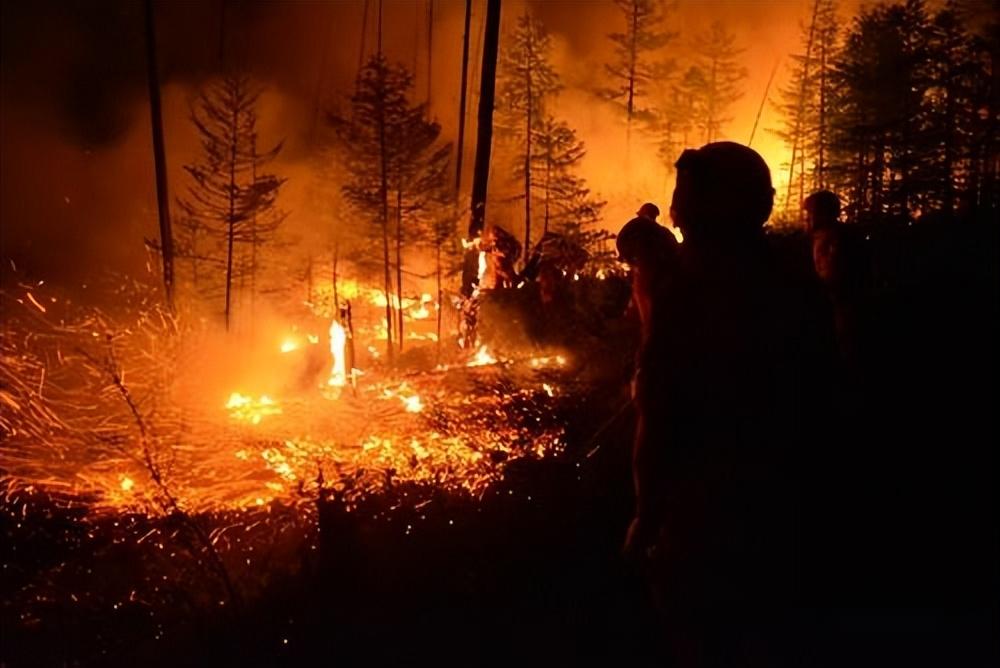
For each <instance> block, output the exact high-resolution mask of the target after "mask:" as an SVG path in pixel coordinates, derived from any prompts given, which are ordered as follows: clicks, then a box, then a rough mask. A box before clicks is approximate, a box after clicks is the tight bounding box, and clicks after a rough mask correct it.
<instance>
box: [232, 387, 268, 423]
mask: <svg viewBox="0 0 1000 668" xmlns="http://www.w3.org/2000/svg"><path fill="white" fill-rule="evenodd" d="M226 408H227V409H228V410H229V417H231V418H233V419H234V420H240V421H243V422H249V423H251V424H260V421H261V420H262V419H264V417H265V416H268V415H280V414H281V407H280V406H278V404H277V402H275V401H274V399H271V398H270V397H269V396H267V395H266V394H262V395H261V396H260V398H258V399H254V398H253V397H252V396H250V395H245V394H241V393H239V392H233V393H232V394H230V395H229V401H227V402H226Z"/></svg>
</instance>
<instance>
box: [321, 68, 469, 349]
mask: <svg viewBox="0 0 1000 668" xmlns="http://www.w3.org/2000/svg"><path fill="white" fill-rule="evenodd" d="M412 86H413V76H412V75H411V74H410V73H409V72H408V71H407V69H406V68H405V67H403V66H402V65H390V64H389V62H388V61H387V60H386V59H385V57H384V56H382V55H381V54H379V55H376V56H373V57H372V58H371V59H370V60H369V61H368V63H367V64H366V65H365V66H364V67H363V68H362V69H361V71H360V72H359V73H358V79H357V86H356V90H355V93H354V95H353V96H352V97H351V106H350V113H349V114H347V115H338V114H331V116H330V122H331V124H332V125H333V127H334V129H335V131H336V133H337V136H338V138H339V139H340V146H341V149H342V151H341V153H342V156H343V160H344V166H345V168H346V171H347V172H348V173H349V174H350V178H349V181H348V182H347V183H346V184H345V185H344V186H343V193H344V196H345V198H346V199H347V201H348V202H350V203H351V205H352V206H353V207H354V208H355V209H356V210H357V212H358V213H359V214H360V215H361V216H363V217H366V218H368V219H369V220H371V221H372V222H373V223H374V224H375V226H376V229H378V230H379V237H380V241H381V250H382V269H383V282H384V285H383V291H384V296H385V301H386V307H385V308H386V311H385V320H386V334H387V343H386V350H387V355H388V357H389V359H390V360H392V359H393V355H394V346H393V334H394V333H395V336H396V339H397V341H398V344H397V346H396V347H398V348H402V340H403V315H402V308H401V307H402V300H403V248H404V243H406V242H409V241H416V240H417V239H418V238H419V236H420V234H419V233H420V227H421V225H424V226H426V224H427V223H428V221H429V220H431V218H432V217H433V216H434V215H435V214H436V213H437V209H438V208H439V207H440V206H442V205H444V203H446V202H449V203H450V201H451V195H450V193H448V192H447V191H446V190H445V186H446V183H447V180H448V174H449V171H448V164H449V156H450V153H451V145H450V144H441V143H440V142H439V137H440V134H441V126H440V125H439V124H438V123H436V122H433V121H430V120H428V119H427V106H426V104H418V105H415V106H411V105H410V102H409V99H408V97H407V96H408V94H409V91H410V89H411V88H412ZM390 248H392V249H393V251H394V252H392V253H391V252H390ZM393 256H394V257H393ZM393 269H395V279H396V282H395V286H393V280H392V278H393V277H392V273H393Z"/></svg>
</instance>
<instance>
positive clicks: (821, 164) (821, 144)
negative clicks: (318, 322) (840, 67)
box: [816, 42, 827, 190]
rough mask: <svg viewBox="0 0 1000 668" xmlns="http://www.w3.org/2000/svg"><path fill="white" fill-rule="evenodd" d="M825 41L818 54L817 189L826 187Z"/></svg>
mask: <svg viewBox="0 0 1000 668" xmlns="http://www.w3.org/2000/svg"><path fill="white" fill-rule="evenodd" d="M826 47H827V45H826V42H823V43H822V44H821V46H820V54H819V137H818V138H817V147H816V152H817V157H816V172H817V178H818V179H819V189H820V190H824V189H826Z"/></svg>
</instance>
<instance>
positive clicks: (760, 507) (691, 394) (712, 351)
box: [624, 142, 835, 665]
mask: <svg viewBox="0 0 1000 668" xmlns="http://www.w3.org/2000/svg"><path fill="white" fill-rule="evenodd" d="M676 167H677V182H676V187H675V190H674V193H673V199H672V202H671V207H670V216H671V218H672V219H673V222H674V224H675V225H676V226H677V227H679V228H680V230H681V232H682V233H683V235H684V243H683V244H680V246H679V248H678V250H679V253H678V257H677V262H676V269H675V271H674V273H673V275H672V277H671V281H672V286H671V289H669V290H667V291H666V292H665V293H663V297H662V299H661V301H659V302H658V303H657V304H656V305H655V307H654V311H655V312H656V313H657V316H656V317H655V318H654V322H653V327H652V329H651V331H650V338H649V340H648V342H647V345H646V346H645V347H644V349H645V351H646V352H645V353H644V359H643V362H642V367H643V369H644V372H645V373H646V374H647V378H646V379H645V380H644V382H643V383H642V388H641V394H642V396H643V402H642V405H641V406H640V408H639V411H638V412H639V414H640V418H639V420H640V425H639V427H640V430H641V432H642V433H641V438H637V440H636V443H635V450H634V452H633V472H634V482H635V493H636V510H635V516H634V519H633V521H632V523H631V525H630V527H629V531H628V533H627V536H626V542H625V547H624V551H625V554H626V555H627V556H630V557H632V558H633V559H635V560H637V561H639V562H640V563H642V564H643V565H644V566H645V568H646V572H647V574H648V575H649V580H650V586H651V591H652V593H653V596H654V599H655V600H656V601H657V603H658V605H659V607H660V609H661V611H662V612H663V614H664V620H665V623H666V625H667V626H666V628H665V631H666V637H667V638H668V651H670V652H671V653H673V655H674V658H675V659H676V660H677V661H678V662H679V663H680V664H681V665H687V664H690V663H693V664H697V665H716V664H720V663H722V664H726V665H729V664H730V663H732V664H734V665H744V664H746V663H748V662H750V663H753V662H756V663H761V665H773V663H774V661H777V660H778V658H777V657H775V656H773V655H770V654H767V652H770V651H772V650H773V649H774V646H773V645H772V644H769V641H770V640H773V639H774V638H775V637H779V638H780V637H781V634H780V633H776V632H775V627H774V626H768V624H769V622H770V621H772V620H774V619H776V618H777V617H780V616H781V615H782V614H784V613H785V612H787V610H788V609H789V606H790V605H791V602H792V601H793V600H794V595H795V591H796V587H797V582H796V580H795V578H794V574H795V573H796V568H797V564H796V561H795V554H796V548H795V541H796V513H797V502H796V494H795V482H796V479H795V478H796V476H795V475H794V474H793V473H792V471H793V467H792V466H791V464H792V462H793V461H794V455H795V452H794V448H795V447H797V446H798V445H800V444H801V443H802V442H803V441H802V439H801V437H802V436H803V433H802V426H803V425H805V424H807V423H809V417H808V416H807V415H806V412H808V411H807V410H806V406H807V405H808V403H809V402H804V401H803V397H806V396H808V397H809V398H810V402H812V401H819V402H822V399H820V395H821V392H820V391H819V390H818V389H816V388H814V387H813V385H817V387H819V388H825V387H827V386H828V383H827V381H826V378H825V377H824V374H826V373H827V372H828V370H829V369H830V365H829V364H828V362H829V360H831V359H833V358H835V353H834V352H831V351H832V350H833V343H832V342H833V338H832V333H831V332H830V331H828V330H831V329H832V325H831V324H830V323H829V315H828V313H827V312H826V311H825V310H824V305H823V302H822V300H821V299H820V298H818V296H819V295H820V293H819V292H817V291H815V290H812V289H810V288H807V287H805V286H807V284H809V285H812V284H811V283H809V281H808V278H809V277H808V276H805V277H794V276H790V275H788V273H787V272H786V270H785V269H784V268H783V266H782V265H781V264H780V263H778V262H776V261H775V258H774V256H773V255H772V253H771V252H770V249H769V245H768V243H767V240H766V238H765V235H764V230H763V227H764V224H765V222H766V221H767V219H768V217H769V216H770V214H771V208H772V205H773V200H774V189H773V187H772V185H771V176H770V170H769V169H768V167H767V164H766V163H765V162H764V160H763V159H762V158H761V156H760V155H759V154H757V153H756V152H755V151H753V150H752V149H750V148H748V147H746V146H742V145H740V144H735V143H732V142H716V143H710V144H707V145H705V146H703V147H701V148H700V149H696V150H686V151H684V153H683V154H682V155H681V156H680V158H679V159H678V160H677V163H676ZM667 322H668V323H669V324H668V325H665V326H664V325H661V323H667ZM748 636H752V637H748ZM709 638H712V641H711V642H709V641H708V639H709ZM747 642H750V643H752V644H755V645H756V646H757V647H764V648H765V649H764V650H762V651H764V652H765V656H746V655H743V654H741V652H742V651H743V649H741V648H743V647H744V646H745V643H747Z"/></svg>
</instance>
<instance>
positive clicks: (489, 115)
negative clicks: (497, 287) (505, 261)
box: [462, 0, 500, 297]
mask: <svg viewBox="0 0 1000 668" xmlns="http://www.w3.org/2000/svg"><path fill="white" fill-rule="evenodd" d="M499 44H500V0H487V2H486V27H485V34H484V37H483V64H482V75H481V76H480V78H479V126H478V128H477V131H476V134H477V137H476V163H475V167H474V171H473V175H472V214H471V216H470V217H469V239H476V238H478V237H479V236H480V235H481V234H482V233H483V226H484V225H485V223H486V192H487V187H488V185H489V178H490V148H491V145H492V143H493V104H494V98H495V95H496V79H497V51H498V47H499ZM475 253H476V251H475V249H469V250H468V251H466V259H465V262H464V263H463V269H462V294H463V295H464V296H466V297H468V296H470V295H471V294H472V291H473V288H474V285H475V283H476V281H477V280H478V275H477V271H476V266H477V263H476V261H475V258H474V257H472V256H473V255H474V254H475Z"/></svg>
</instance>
